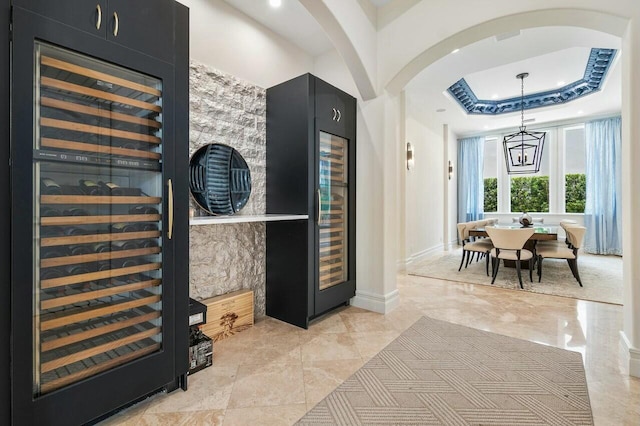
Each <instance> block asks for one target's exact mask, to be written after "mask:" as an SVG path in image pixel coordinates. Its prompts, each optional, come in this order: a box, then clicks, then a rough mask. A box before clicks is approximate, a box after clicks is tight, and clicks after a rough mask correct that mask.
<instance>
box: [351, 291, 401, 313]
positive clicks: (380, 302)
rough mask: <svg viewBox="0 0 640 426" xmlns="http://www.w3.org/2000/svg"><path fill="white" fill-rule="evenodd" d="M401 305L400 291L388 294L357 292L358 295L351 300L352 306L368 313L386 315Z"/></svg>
mask: <svg viewBox="0 0 640 426" xmlns="http://www.w3.org/2000/svg"><path fill="white" fill-rule="evenodd" d="M399 304H400V292H399V291H398V289H395V290H393V291H392V292H389V293H387V294H375V293H369V292H367V291H362V290H356V295H355V297H354V298H353V299H351V305H352V306H355V307H357V308H362V309H366V310H367V311H373V312H377V313H379V314H386V313H389V312H391V311H392V310H393V309H394V308H395V307H397V306H398V305H399Z"/></svg>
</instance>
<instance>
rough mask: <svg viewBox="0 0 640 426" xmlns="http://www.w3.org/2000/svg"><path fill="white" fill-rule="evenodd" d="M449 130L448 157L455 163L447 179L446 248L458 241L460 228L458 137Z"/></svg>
mask: <svg viewBox="0 0 640 426" xmlns="http://www.w3.org/2000/svg"><path fill="white" fill-rule="evenodd" d="M447 130H448V133H449V136H448V138H447V150H448V156H447V157H448V160H451V164H453V174H452V175H451V179H447V181H448V184H447V189H448V191H449V195H448V204H449V206H448V207H449V208H448V210H447V215H448V221H447V230H445V232H446V233H447V235H448V237H449V238H448V240H449V246H448V247H445V250H446V249H448V248H450V247H451V246H452V245H455V244H456V243H457V242H458V228H457V227H456V225H457V223H458V137H457V135H456V134H455V133H453V132H452V131H451V129H447ZM448 166H449V164H448V163H447V165H446V167H447V168H448ZM447 173H448V171H447Z"/></svg>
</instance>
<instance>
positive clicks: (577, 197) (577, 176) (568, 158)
mask: <svg viewBox="0 0 640 426" xmlns="http://www.w3.org/2000/svg"><path fill="white" fill-rule="evenodd" d="M584 170H585V146H584V127H583V126H580V127H577V128H576V127H574V128H567V129H564V202H565V211H566V212H567V213H584V204H585V202H586V198H587V196H586V190H587V179H586V176H585V174H584Z"/></svg>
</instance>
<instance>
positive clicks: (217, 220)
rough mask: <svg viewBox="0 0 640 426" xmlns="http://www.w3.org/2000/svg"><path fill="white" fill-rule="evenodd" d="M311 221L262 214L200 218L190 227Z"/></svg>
mask: <svg viewBox="0 0 640 426" xmlns="http://www.w3.org/2000/svg"><path fill="white" fill-rule="evenodd" d="M303 219H309V215H306V214H261V215H231V216H198V217H192V218H190V219H189V225H192V226H194V225H216V224H222V223H246V222H272V221H276V220H303Z"/></svg>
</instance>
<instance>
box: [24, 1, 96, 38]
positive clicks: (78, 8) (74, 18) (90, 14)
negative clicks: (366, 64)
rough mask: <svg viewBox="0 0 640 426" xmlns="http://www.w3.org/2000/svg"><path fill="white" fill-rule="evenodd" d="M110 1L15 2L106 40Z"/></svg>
mask: <svg viewBox="0 0 640 426" xmlns="http://www.w3.org/2000/svg"><path fill="white" fill-rule="evenodd" d="M107 1H108V0H95V1H87V0H66V1H64V2H60V1H52V0H13V1H12V3H13V5H14V6H18V7H21V8H24V9H27V10H30V11H32V12H34V13H37V14H39V15H42V16H46V17H48V18H50V19H53V20H56V21H59V22H62V23H65V24H68V25H71V26H73V27H75V28H77V29H79V30H81V31H85V32H87V33H89V34H93V35H96V36H99V37H102V38H104V37H105V35H106V34H107V20H108V10H107Z"/></svg>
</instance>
